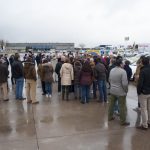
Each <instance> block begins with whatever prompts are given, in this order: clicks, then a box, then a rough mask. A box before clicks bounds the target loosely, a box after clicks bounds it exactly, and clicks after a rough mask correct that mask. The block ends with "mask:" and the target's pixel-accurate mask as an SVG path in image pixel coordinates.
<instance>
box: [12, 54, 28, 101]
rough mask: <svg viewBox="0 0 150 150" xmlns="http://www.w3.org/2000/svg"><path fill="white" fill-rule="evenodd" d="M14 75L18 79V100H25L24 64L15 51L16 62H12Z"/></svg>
mask: <svg viewBox="0 0 150 150" xmlns="http://www.w3.org/2000/svg"><path fill="white" fill-rule="evenodd" d="M12 76H13V77H14V78H15V80H16V100H25V98H23V96H22V94H23V93H22V92H23V86H24V77H23V65H22V62H21V61H20V55H19V54H18V53H15V56H14V62H13V64H12Z"/></svg>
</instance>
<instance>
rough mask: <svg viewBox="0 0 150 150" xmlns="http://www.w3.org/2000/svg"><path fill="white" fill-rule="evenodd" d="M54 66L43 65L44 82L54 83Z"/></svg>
mask: <svg viewBox="0 0 150 150" xmlns="http://www.w3.org/2000/svg"><path fill="white" fill-rule="evenodd" d="M53 72H54V70H53V66H52V65H51V64H50V63H45V64H43V65H42V77H43V81H45V82H49V83H52V82H54V79H53Z"/></svg>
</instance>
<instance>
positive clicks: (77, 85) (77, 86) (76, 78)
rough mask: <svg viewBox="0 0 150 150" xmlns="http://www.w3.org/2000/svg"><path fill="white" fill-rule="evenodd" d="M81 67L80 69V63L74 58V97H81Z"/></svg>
mask: <svg viewBox="0 0 150 150" xmlns="http://www.w3.org/2000/svg"><path fill="white" fill-rule="evenodd" d="M81 69H82V64H81V63H80V61H79V60H76V61H75V62H74V96H75V99H77V98H79V99H80V98H81V86H80V73H81ZM78 93H79V94H78Z"/></svg>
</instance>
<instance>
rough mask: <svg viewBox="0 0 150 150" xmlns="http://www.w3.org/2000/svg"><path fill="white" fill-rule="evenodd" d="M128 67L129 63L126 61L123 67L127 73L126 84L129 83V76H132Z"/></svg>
mask: <svg viewBox="0 0 150 150" xmlns="http://www.w3.org/2000/svg"><path fill="white" fill-rule="evenodd" d="M129 65H130V61H128V60H126V61H125V65H124V70H125V71H126V73H127V78H128V82H129V81H130V79H131V76H132V69H131V68H130V66H129Z"/></svg>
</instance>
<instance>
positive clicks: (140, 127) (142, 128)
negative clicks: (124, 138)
mask: <svg viewBox="0 0 150 150" xmlns="http://www.w3.org/2000/svg"><path fill="white" fill-rule="evenodd" d="M136 128H137V129H141V130H145V131H146V130H148V128H145V127H143V126H138V127H136Z"/></svg>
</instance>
